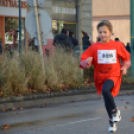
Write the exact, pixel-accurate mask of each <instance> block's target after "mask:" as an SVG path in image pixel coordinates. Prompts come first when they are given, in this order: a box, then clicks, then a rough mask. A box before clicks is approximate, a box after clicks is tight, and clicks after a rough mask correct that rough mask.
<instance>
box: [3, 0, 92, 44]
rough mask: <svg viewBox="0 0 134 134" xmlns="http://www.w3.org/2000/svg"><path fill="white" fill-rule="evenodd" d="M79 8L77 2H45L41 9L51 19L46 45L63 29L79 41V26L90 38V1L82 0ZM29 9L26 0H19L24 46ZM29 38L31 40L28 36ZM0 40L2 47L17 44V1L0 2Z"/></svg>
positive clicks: (47, 0) (54, 0)
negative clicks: (70, 32)
mask: <svg viewBox="0 0 134 134" xmlns="http://www.w3.org/2000/svg"><path fill="white" fill-rule="evenodd" d="M80 6H81V5H79V0H45V2H44V5H43V6H42V7H41V9H43V10H45V11H46V12H47V13H48V14H49V16H50V17H51V19H52V28H51V31H50V33H49V34H48V35H47V36H46V37H44V38H47V41H48V44H47V45H51V44H52V40H53V38H54V36H55V35H57V34H59V33H60V32H61V29H62V28H63V27H67V28H68V29H69V30H70V31H73V32H74V33H75V37H76V38H78V39H79V38H80V32H81V31H80V28H79V27H80V25H81V26H82V30H83V31H85V32H87V33H88V35H89V36H90V37H92V0H82V8H80ZM31 9H32V7H30V6H29V5H28V4H27V2H26V0H21V14H22V15H21V16H22V19H21V23H22V26H21V27H22V42H23V43H24V44H25V43H26V38H27V36H26V34H27V32H26V29H25V17H26V14H27V13H28V12H29V11H30V10H31ZM80 13H82V14H81V16H82V18H80V17H79V16H80ZM80 20H82V23H80ZM11 33H13V34H11ZM29 38H31V36H30V35H29ZM0 39H1V40H2V44H3V45H4V46H5V45H7V44H12V43H17V44H18V43H19V8H18V0H0Z"/></svg>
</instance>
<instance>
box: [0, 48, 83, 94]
mask: <svg viewBox="0 0 134 134" xmlns="http://www.w3.org/2000/svg"><path fill="white" fill-rule="evenodd" d="M41 58H43V57H41V56H40V54H39V53H38V52H35V51H29V52H25V51H22V52H21V54H20V56H19V53H18V52H17V51H14V52H13V53H12V55H11V54H8V53H6V54H5V55H4V56H3V57H2V58H1V61H0V69H1V74H0V89H1V90H0V93H1V94H3V95H18V94H31V93H34V92H35V91H37V93H40V92H46V91H47V90H67V89H69V88H70V87H71V88H74V87H77V86H78V83H82V78H81V73H80V69H79V59H77V58H74V57H73V54H72V53H69V52H65V51H64V50H63V49H57V50H56V52H55V54H54V55H53V56H50V57H45V58H44V66H45V70H43V68H42V60H41Z"/></svg>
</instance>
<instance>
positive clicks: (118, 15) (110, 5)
mask: <svg viewBox="0 0 134 134" xmlns="http://www.w3.org/2000/svg"><path fill="white" fill-rule="evenodd" d="M92 2H93V5H92V6H93V40H94V41H96V38H97V36H98V33H97V29H96V27H97V24H98V23H99V22H100V21H101V20H109V21H110V22H111V23H112V25H113V36H112V37H111V38H112V39H115V38H119V39H120V41H121V42H123V43H124V44H125V45H126V43H127V42H130V0H93V1H92Z"/></svg>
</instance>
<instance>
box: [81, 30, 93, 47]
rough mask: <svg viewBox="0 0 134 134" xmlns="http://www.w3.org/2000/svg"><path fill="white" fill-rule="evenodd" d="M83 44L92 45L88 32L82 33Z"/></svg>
mask: <svg viewBox="0 0 134 134" xmlns="http://www.w3.org/2000/svg"><path fill="white" fill-rule="evenodd" d="M82 44H83V46H88V47H89V46H91V43H90V41H89V36H88V35H87V33H86V32H84V31H82Z"/></svg>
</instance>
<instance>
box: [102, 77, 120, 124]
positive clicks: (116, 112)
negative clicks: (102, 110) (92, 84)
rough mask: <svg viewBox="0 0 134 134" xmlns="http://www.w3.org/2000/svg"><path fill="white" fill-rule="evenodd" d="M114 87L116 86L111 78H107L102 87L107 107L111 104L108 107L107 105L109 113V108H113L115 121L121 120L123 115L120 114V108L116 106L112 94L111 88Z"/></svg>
mask: <svg viewBox="0 0 134 134" xmlns="http://www.w3.org/2000/svg"><path fill="white" fill-rule="evenodd" d="M113 87H114V82H113V81H112V80H110V79H108V80H106V81H105V82H104V84H103V87H102V95H103V97H104V99H105V101H106V102H107V107H108V106H109V107H108V108H107V107H106V109H107V111H108V115H110V112H109V110H110V109H111V112H112V119H113V121H114V122H118V121H120V120H121V116H120V110H118V109H117V108H116V105H115V102H114V98H113V95H112V94H111V89H112V88H113Z"/></svg>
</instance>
